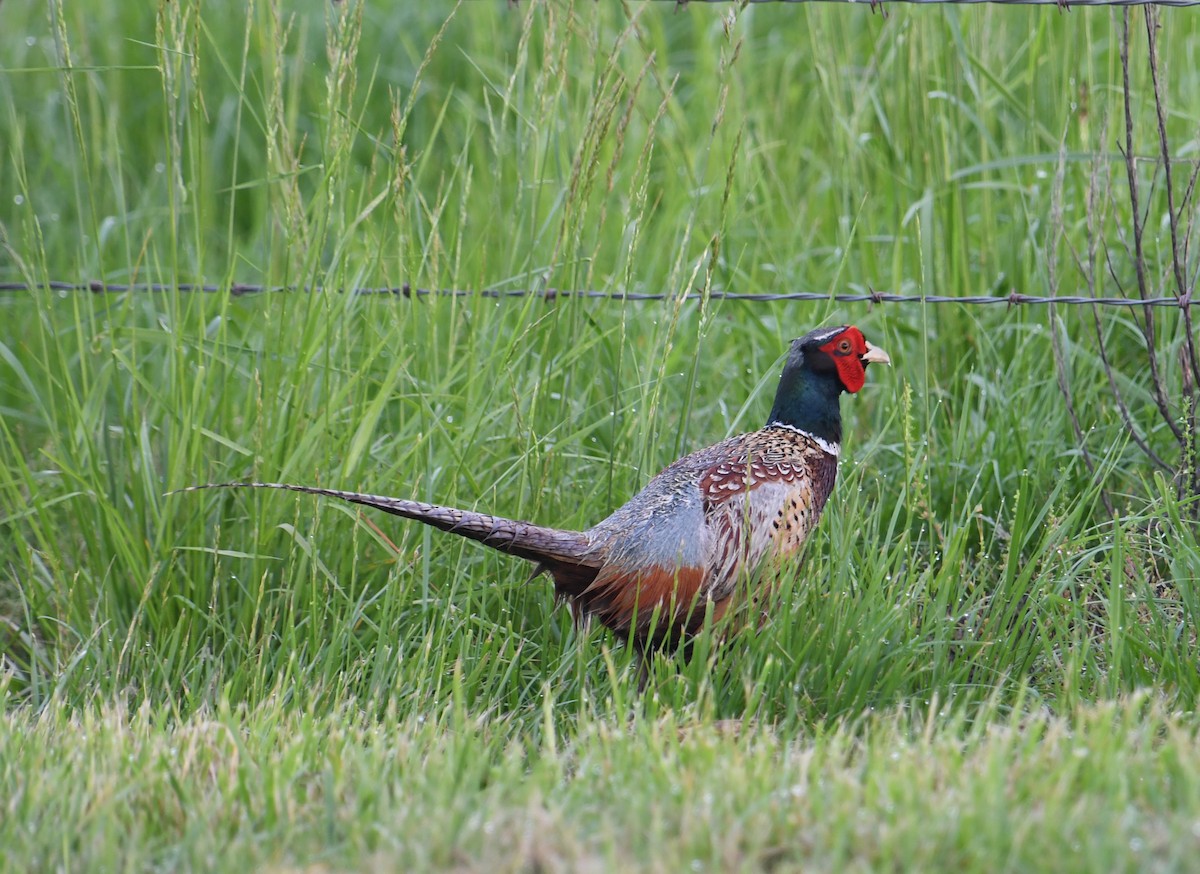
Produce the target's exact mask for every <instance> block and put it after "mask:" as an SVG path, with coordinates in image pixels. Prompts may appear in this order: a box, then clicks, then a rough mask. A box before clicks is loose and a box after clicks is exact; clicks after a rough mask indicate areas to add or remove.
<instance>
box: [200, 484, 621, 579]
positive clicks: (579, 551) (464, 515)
mask: <svg viewBox="0 0 1200 874" xmlns="http://www.w3.org/2000/svg"><path fill="white" fill-rule="evenodd" d="M201 489H283V490H286V491H290V492H302V493H304V494H308V495H320V496H323V497H327V498H338V499H339V500H342V501H349V502H350V503H352V504H359V505H360V506H363V507H373V508H374V509H376V510H382V511H383V512H385V513H391V514H392V515H393V516H402V517H404V518H405V519H415V520H416V521H418V522H424V523H425V524H426V525H432V526H433V527H434V528H439V529H441V530H442V531H449V532H450V533H451V534H457V535H459V536H460V537H466V538H469V539H470V540H475V541H478V542H479V543H482V544H484V545H485V546H490V547H491V548H492V549H495V550H499V551H500V552H503V553H506V554H508V555H515V556H517V557H518V558H524V559H528V560H529V561H534V562H537V563H538V566H539V569H541V570H546V571H549V572H550V573H551V574H552V575H553V576H554V578H555V581H556V582H558V583H559V584H560V585H566V586H567V587H568V588H574V585H573V584H575V583H577V582H578V581H582V580H584V579H586V580H587V581H589V582H590V580H591V579H592V578H593V577H595V575H596V569H597V568H598V567H599V563H598V562H597V561H596V560H595V559H592V560H589V558H588V548H589V542H588V538H587V536H586V535H585V534H583V532H581V531H567V530H564V529H560V528H546V527H543V526H541V525H534V524H532V523H530V522H521V521H517V520H514V519H505V518H503V517H501V516H490V515H488V514H486V513H476V512H474V511H473V510H459V509H456V508H454V507H442V506H439V505H437V504H426V503H424V502H423V501H410V500H407V499H405V498H391V497H388V496H386V495H368V494H364V493H362V492H345V491H342V490H340V489H323V488H317V487H315V486H297V485H291V484H290V483H256V482H250V483H208V484H206V485H201V486H191V487H189V488H186V489H180V491H183V492H192V491H199V490H201ZM568 584H571V585H568Z"/></svg>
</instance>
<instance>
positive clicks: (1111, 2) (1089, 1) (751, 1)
mask: <svg viewBox="0 0 1200 874" xmlns="http://www.w3.org/2000/svg"><path fill="white" fill-rule="evenodd" d="M510 2H512V0H510ZM656 2H659V3H674V4H675V5H676V6H690V5H692V4H693V3H695V4H722V3H724V4H739V5H740V4H741V3H746V4H748V5H752V6H756V5H759V4H763V5H769V4H781V5H782V4H800V3H843V4H846V5H848V6H868V7H870V8H872V9H877V8H879V7H882V6H900V5H904V6H979V5H982V4H985V3H986V4H991V5H995V6H1057V7H1058V8H1060V9H1073V8H1075V7H1077V6H1084V7H1086V6H1200V0H656Z"/></svg>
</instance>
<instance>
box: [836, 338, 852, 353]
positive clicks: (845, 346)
mask: <svg viewBox="0 0 1200 874" xmlns="http://www.w3.org/2000/svg"><path fill="white" fill-rule="evenodd" d="M838 351H839V352H841V353H847V352H849V351H850V341H849V340H843V341H842V342H840V343H838Z"/></svg>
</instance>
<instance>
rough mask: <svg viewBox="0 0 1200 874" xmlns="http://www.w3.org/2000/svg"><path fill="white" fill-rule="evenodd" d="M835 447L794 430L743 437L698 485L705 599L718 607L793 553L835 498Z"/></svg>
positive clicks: (762, 432) (778, 429) (763, 431)
mask: <svg viewBox="0 0 1200 874" xmlns="http://www.w3.org/2000/svg"><path fill="white" fill-rule="evenodd" d="M831 448H833V447H829V446H828V445H822V443H821V442H820V441H818V440H816V439H815V438H813V437H812V436H811V435H809V434H805V433H804V432H801V431H797V430H794V429H791V428H784V427H772V428H766V429H764V430H762V431H756V432H754V433H752V434H746V435H744V438H743V440H742V443H741V445H740V446H738V448H737V451H736V452H733V453H729V454H728V455H726V457H725V458H723V459H721V460H720V461H718V462H717V463H716V464H714V465H713V466H712V467H711V468H710V469H709V470H708V471H707V472H706V473H705V475H704V476H702V477H701V479H700V483H699V485H700V493H701V496H702V498H703V501H704V517H705V526H706V528H708V534H709V536H708V537H707V538H706V539H707V541H708V542H709V543H710V544H711V545H712V552H711V555H710V556H709V560H708V573H707V574H706V577H707V579H706V585H705V586H704V588H703V590H702V593H703V594H704V595H705V596H706V597H708V598H709V599H711V600H713V601H716V602H718V603H719V602H722V601H724V600H726V599H727V598H729V597H730V596H731V595H732V594H733V593H734V590H735V588H736V586H737V583H738V578H739V575H740V574H742V572H743V571H752V570H754V569H755V568H757V567H758V566H759V565H761V564H762V563H763V561H765V560H766V559H768V558H781V557H786V556H789V555H792V554H794V553H795V552H796V551H797V550H799V549H800V546H801V545H802V544H803V543H804V541H805V539H806V538H807V537H808V533H809V531H811V530H812V528H813V527H814V526H815V525H816V523H817V520H818V519H819V518H820V516H821V510H822V509H823V508H824V507H825V502H826V501H827V500H828V499H829V495H830V493H831V492H832V491H833V484H834V480H835V479H836V477H837V455H835V454H833V453H832V452H830V451H829V450H830V449H831Z"/></svg>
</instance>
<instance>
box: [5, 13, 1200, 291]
mask: <svg viewBox="0 0 1200 874" xmlns="http://www.w3.org/2000/svg"><path fill="white" fill-rule="evenodd" d="M705 2H708V0H705ZM36 291H43V292H58V293H62V294H67V293H78V292H87V293H90V294H129V293H144V294H169V293H174V292H181V293H185V294H186V293H192V294H229V295H231V296H233V297H241V296H244V295H257V294H327V293H331V294H351V295H361V296H379V297H403V298H442V297H447V298H449V297H460V298H461V297H467V298H469V297H481V298H493V299H503V298H522V297H540V298H542V299H543V300H546V301H555V300H560V299H570V298H585V299H595V300H614V301H662V300H669V301H679V300H685V301H702V300H728V301H745V302H747V303H769V302H773V301H832V302H834V303H872V304H876V303H908V304H914V303H915V304H953V303H956V304H966V305H985V306H986V305H994V304H1004V305H1006V306H1019V305H1022V304H1034V305H1036V304H1065V305H1075V306H1082V305H1087V304H1092V305H1094V306H1106V307H1146V306H1152V307H1191V306H1194V305H1195V304H1196V303H1197V301H1195V300H1192V299H1191V297H1190V296H1189V295H1182V296H1176V297H1151V298H1137V297H1087V296H1080V295H1060V296H1054V295H1050V296H1046V295H1032V294H1021V293H1018V292H1015V291H1014V292H1012V293H1010V294H1007V295H979V294H972V295H961V296H960V295H947V294H897V293H895V292H890V291H864V292H850V293H832V294H831V293H828V292H820V291H791V292H777V293H771V292H736V291H710V292H686V293H683V294H672V293H670V292H644V291H600V290H598V289H559V288H545V289H535V288H509V289H498V288H481V289H476V290H471V289H461V288H418V287H415V286H412V285H409V284H407V283H405V284H403V285H394V286H379V287H371V288H349V289H345V288H325V287H324V286H319V285H317V286H296V285H246V284H239V283H233V284H230V285H211V284H200V283H188V282H182V283H152V282H141V283H124V284H121V283H111V282H63V281H49V282H43V283H40V284H29V283H25V282H0V293H9V294H13V293H20V292H36Z"/></svg>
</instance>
